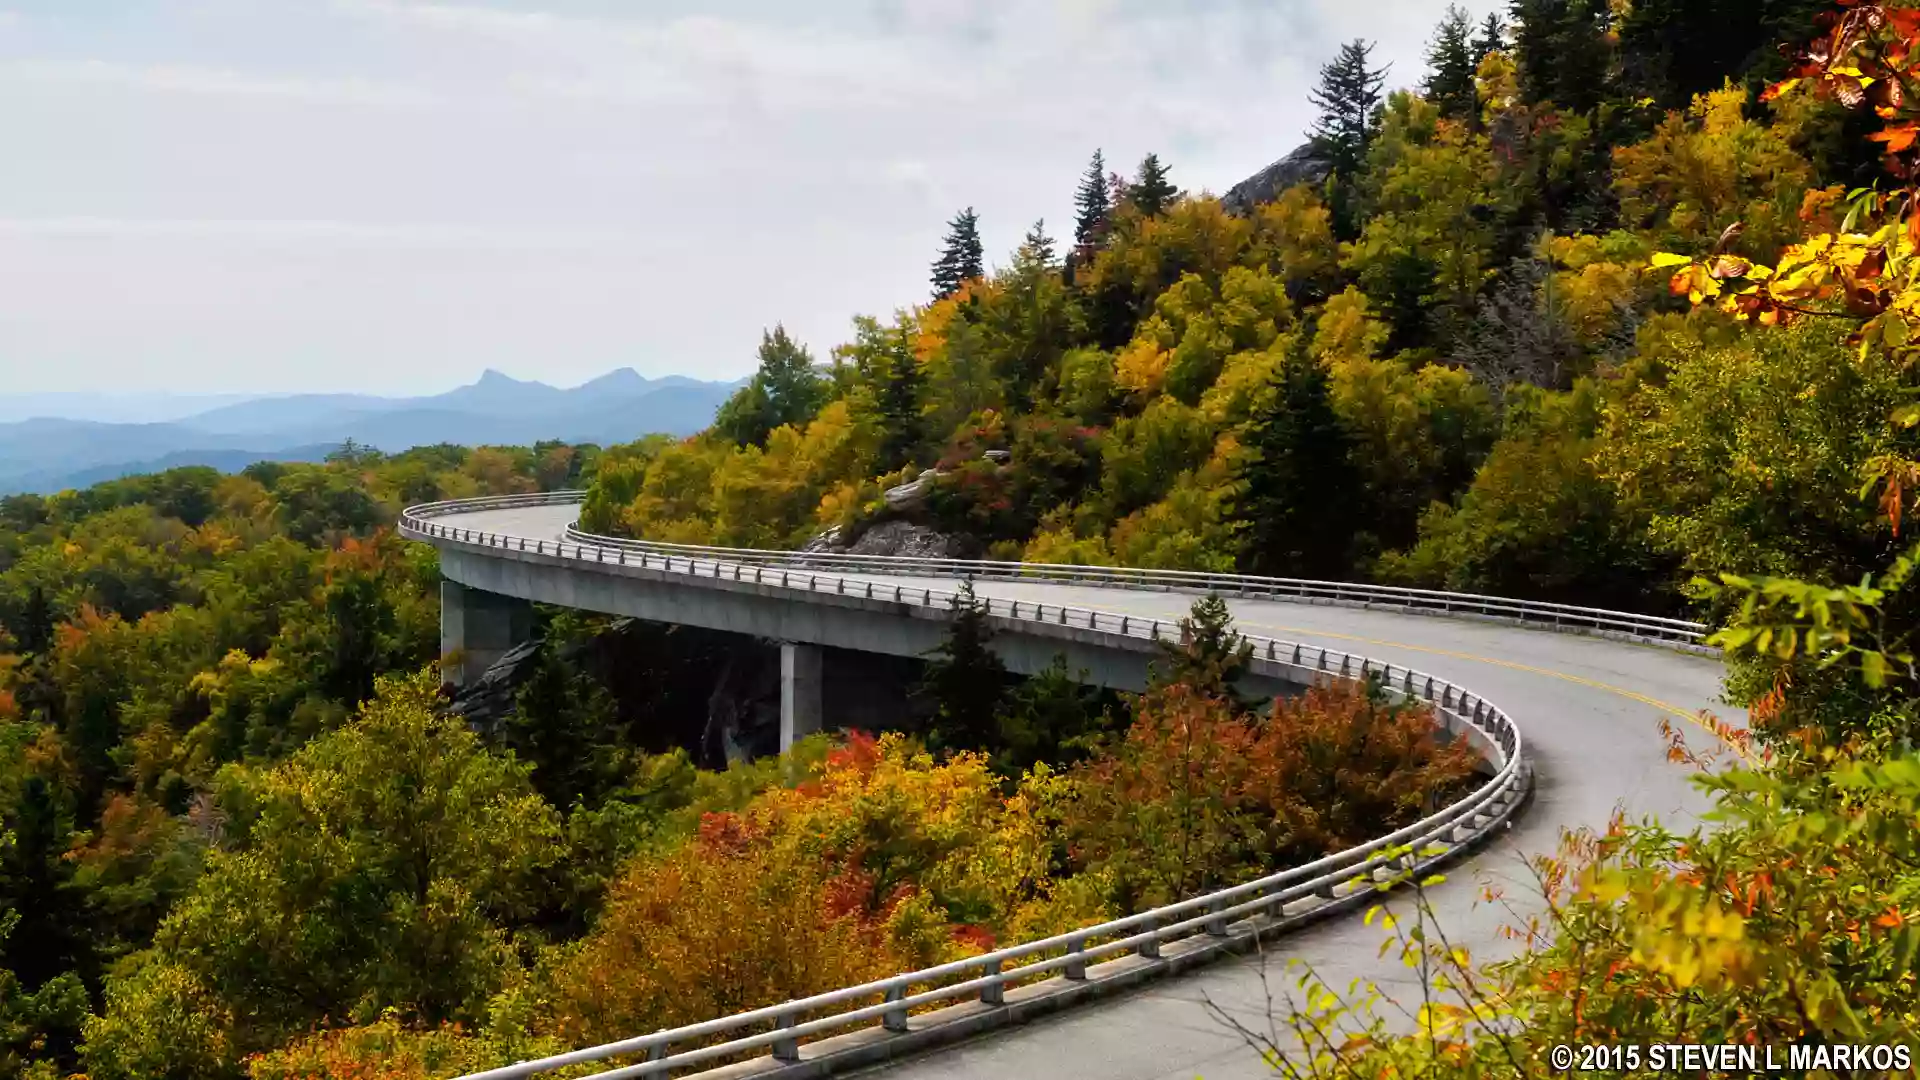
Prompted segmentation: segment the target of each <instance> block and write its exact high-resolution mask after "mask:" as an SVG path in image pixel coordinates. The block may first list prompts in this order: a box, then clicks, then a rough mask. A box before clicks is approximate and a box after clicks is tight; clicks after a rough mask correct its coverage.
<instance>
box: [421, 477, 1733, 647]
mask: <svg viewBox="0 0 1920 1080" xmlns="http://www.w3.org/2000/svg"><path fill="white" fill-rule="evenodd" d="M584 497H585V493H584V492H578V491H557V492H550V493H547V494H541V495H509V496H504V497H501V498H498V499H491V500H460V501H457V502H452V503H428V504H426V505H424V506H418V507H414V508H412V509H411V510H409V511H407V512H408V513H409V514H417V515H418V516H421V517H431V516H438V515H440V514H445V513H459V512H462V511H463V510H472V509H476V508H479V506H480V505H481V504H482V503H484V504H486V506H488V507H492V508H499V509H508V508H512V507H515V506H553V505H564V504H570V503H578V502H580V501H581V500H582V499H583V498H584ZM566 535H567V539H568V540H570V541H572V542H573V543H576V544H580V545H583V546H593V547H614V548H620V549H623V550H626V551H630V552H634V551H637V552H645V553H648V554H657V555H680V556H684V557H687V558H708V559H725V560H727V561H729V562H741V563H747V564H750V565H762V566H787V567H794V568H800V569H808V570H832V571H841V572H854V573H870V574H891V575H907V576H916V575H919V576H937V577H959V578H978V579H984V580H993V579H1020V580H1025V581H1049V582H1063V583H1070V584H1091V585H1100V586H1103V587H1107V588H1130V589H1150V590H1157V591H1182V592H1196V593H1206V592H1217V593H1220V594H1221V595H1223V596H1240V597H1261V598H1271V599H1277V600H1304V601H1307V602H1309V603H1315V602H1319V603H1327V604H1335V605H1350V606H1354V607H1364V608H1379V609H1388V610H1396V611H1407V612H1421V613H1428V614H1435V615H1445V616H1452V617H1455V618H1459V617H1469V618H1472V617H1480V618H1492V619H1501V620H1507V621H1512V622H1518V623H1525V624H1527V625H1531V626H1538V627H1541V628H1544V629H1555V630H1563V631H1575V632H1582V631H1584V632H1589V633H1600V634H1606V635H1610V636H1617V637H1621V638H1626V639H1629V640H1634V641H1641V642H1646V643H1650V644H1660V645H1668V646H1677V647H1680V648H1682V649H1686V650H1688V651H1698V652H1707V653H1713V654H1716V655H1717V654H1718V651H1719V650H1717V649H1709V648H1707V647H1705V646H1702V645H1701V644H1700V641H1701V639H1703V638H1704V637H1705V636H1706V635H1707V634H1708V632H1709V630H1710V628H1709V627H1708V626H1707V625H1706V624H1704V623H1698V622H1691V621H1689V620H1686V619H1668V618H1662V617H1659V616H1653V615H1637V614H1633V613H1630V612H1622V611H1609V610H1606V609H1604V608H1589V607H1578V606H1575V605H1572V604H1552V603H1545V602H1542V601H1535V600H1514V599H1510V598H1506V597H1499V596H1482V595H1478V594H1474V593H1456V592H1444V591H1440V590H1434V589H1409V588H1401V587H1398V586H1392V585H1367V584H1359V583H1351V582H1338V581H1310V580H1305V579H1299V578H1275V577H1257V576H1252V575H1247V574H1211V573H1204V572H1200V571H1189V570H1140V569H1132V568H1128V567H1116V566H1082V565H1071V564H1052V563H1023V562H994V561H989V560H980V559H924V558H912V557H904V556H892V555H843V554H830V553H819V552H799V551H766V550H762V549H756V548H728V547H707V546H698V545H691V544H661V543H654V542H651V541H645V540H625V539H621V538H619V537H612V536H601V535H599V534H596V533H588V532H582V531H581V530H580V529H579V528H578V527H577V526H575V525H569V526H568V527H567V532H566Z"/></svg>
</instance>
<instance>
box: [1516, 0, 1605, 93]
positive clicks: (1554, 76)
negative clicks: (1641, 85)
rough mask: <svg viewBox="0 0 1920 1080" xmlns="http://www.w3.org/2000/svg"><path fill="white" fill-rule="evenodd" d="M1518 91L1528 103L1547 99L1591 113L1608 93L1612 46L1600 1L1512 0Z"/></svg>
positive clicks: (1603, 5) (1602, 4)
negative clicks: (1518, 72)
mask: <svg viewBox="0 0 1920 1080" xmlns="http://www.w3.org/2000/svg"><path fill="white" fill-rule="evenodd" d="M1512 14H1513V21H1514V46H1515V49H1516V51H1517V52H1518V53H1519V56H1518V57H1517V60H1518V61H1519V66H1520V89H1521V92H1522V93H1523V94H1524V95H1525V96H1526V100H1527V102H1528V104H1539V103H1541V102H1543V101H1551V102H1553V104H1554V105H1556V106H1558V107H1559V108H1560V109H1562V110H1564V111H1567V112H1574V113H1589V112H1592V111H1593V110H1595V109H1597V108H1599V107H1600V102H1601V100H1602V99H1603V98H1604V97H1605V96H1606V91H1607V67H1608V64H1609V62H1610V59H1611V56H1612V46H1611V45H1610V44H1609V43H1608V40H1607V23H1608V19H1609V15H1610V12H1609V10H1608V8H1607V6H1606V4H1605V3H1604V2H1602V0H1513V8H1512Z"/></svg>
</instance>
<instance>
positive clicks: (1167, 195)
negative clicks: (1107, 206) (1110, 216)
mask: <svg viewBox="0 0 1920 1080" xmlns="http://www.w3.org/2000/svg"><path fill="white" fill-rule="evenodd" d="M1127 195H1128V198H1129V200H1130V201H1131V202H1132V203H1133V208H1134V209H1136V210H1138V211H1140V213H1141V214H1143V215H1145V216H1147V217H1158V216H1159V215H1161V214H1163V213H1165V212H1166V210H1167V207H1169V206H1172V205H1173V201H1174V200H1175V199H1177V198H1179V197H1180V189H1179V188H1177V187H1174V186H1173V182H1172V181H1170V180H1168V179H1167V167H1166V166H1165V165H1162V164H1161V163H1160V155H1158V154H1148V155H1147V156H1146V157H1145V158H1144V159H1142V160H1141V162H1140V172H1139V175H1137V176H1136V177H1134V180H1133V183H1132V184H1130V185H1128V187H1127Z"/></svg>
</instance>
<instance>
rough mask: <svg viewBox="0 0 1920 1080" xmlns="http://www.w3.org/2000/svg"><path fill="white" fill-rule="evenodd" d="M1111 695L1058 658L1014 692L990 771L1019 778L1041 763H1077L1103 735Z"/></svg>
mask: <svg viewBox="0 0 1920 1080" xmlns="http://www.w3.org/2000/svg"><path fill="white" fill-rule="evenodd" d="M1114 712H1115V709H1114V695H1113V694H1111V693H1109V692H1104V691H1101V690H1100V689H1098V688H1096V687H1093V686H1090V685H1088V683H1087V673H1086V672H1085V671H1079V672H1076V671H1073V670H1072V669H1070V668H1069V667H1068V666H1067V660H1066V657H1064V656H1055V657H1054V658H1053V662H1052V663H1051V664H1048V665H1047V667H1046V668H1045V669H1044V670H1042V671H1041V672H1040V673H1039V674H1036V675H1032V676H1030V677H1028V678H1026V679H1024V680H1022V681H1021V683H1020V685H1019V686H1018V687H1017V688H1015V689H1014V691H1013V693H1012V696H1011V700H1010V701H1009V703H1008V706H1007V716H1006V720H1005V722H1004V723H1003V724H1002V725H1001V730H1000V736H999V745H998V746H997V747H996V748H995V750H994V754H993V762H994V770H995V771H996V772H999V773H1000V774H1001V775H1003V776H1019V775H1020V774H1022V773H1024V772H1026V771H1027V770H1029V769H1032V768H1033V767H1034V766H1035V765H1038V764H1040V763H1042V762H1045V763H1047V764H1050V765H1063V764H1067V763H1069V762H1071V761H1072V760H1074V759H1076V758H1079V757H1083V756H1084V755H1085V754H1087V753H1088V752H1090V751H1091V750H1092V749H1093V746H1094V741H1095V740H1096V739H1097V738H1098V737H1099V736H1100V735H1101V734H1102V733H1103V732H1105V731H1106V730H1107V728H1108V725H1109V723H1110V721H1111V718H1112V716H1113V714H1114Z"/></svg>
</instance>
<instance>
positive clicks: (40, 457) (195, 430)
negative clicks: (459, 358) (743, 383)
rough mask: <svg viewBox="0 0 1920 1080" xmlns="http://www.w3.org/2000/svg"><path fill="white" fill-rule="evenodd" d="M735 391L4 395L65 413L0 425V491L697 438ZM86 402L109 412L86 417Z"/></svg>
mask: <svg viewBox="0 0 1920 1080" xmlns="http://www.w3.org/2000/svg"><path fill="white" fill-rule="evenodd" d="M739 385H740V383H739V382H732V383H719V382H702V381H700V380H698V379H689V378H685V377H682V376H678V375H671V376H667V377H666V378H661V379H649V378H646V377H645V376H642V375H641V374H639V373H638V372H636V371H634V370H633V369H632V368H622V369H620V370H619V371H615V372H612V373H610V374H607V375H603V376H601V377H600V378H598V379H595V380H593V381H592V382H589V383H586V384H584V385H581V386H576V387H573V388H572V389H566V390H563V389H560V388H557V387H553V386H548V385H547V384H546V383H541V382H523V381H521V380H519V379H514V378H510V377H508V376H506V375H502V374H501V373H500V372H497V371H492V370H489V371H487V372H486V373H485V374H483V375H481V376H480V379H479V381H478V382H475V383H473V384H471V385H469V386H462V387H460V388H458V389H456V390H451V391H448V392H447V393H444V394H435V395H432V396H430V397H411V398H387V397H374V396H371V395H365V394H296V395H290V396H286V397H258V398H251V399H236V398H234V397H231V396H208V397H203V398H199V399H195V398H191V397H174V398H167V399H163V401H162V403H160V404H155V403H154V402H151V401H149V402H147V403H145V404H144V405H143V404H142V403H141V402H140V401H138V400H136V399H126V398H120V399H115V398H108V397H106V396H104V395H85V394H74V395H45V394H43V395H31V396H27V395H22V396H20V397H8V396H6V395H0V417H3V416H12V417H19V416H21V415H22V412H23V411H24V410H25V409H27V408H31V407H33V406H34V405H36V404H37V405H40V406H43V407H44V406H49V405H51V406H53V407H54V408H57V409H58V411H59V412H61V413H63V414H65V415H63V416H61V417H59V418H49V417H46V416H40V417H35V418H30V419H14V420H12V421H11V422H0V494H12V493H16V492H28V491H30V492H41V493H46V492H53V491H61V490H65V489H67V488H75V487H85V486H87V485H90V484H95V483H99V482H100V481H103V480H112V479H115V478H117V477H121V476H132V475H136V474H139V473H147V472H155V471H159V470H163V469H170V468H177V467H180V466H184V465H211V466H213V467H215V468H218V469H222V470H226V471H233V470H235V469H240V468H244V467H246V466H247V465H250V464H252V463H253V462H255V461H263V460H274V461H317V460H320V459H321V458H323V457H325V456H326V455H327V454H328V453H329V452H331V451H332V450H334V449H337V448H338V447H339V446H340V444H341V443H343V442H345V441H346V440H348V439H352V440H353V441H354V442H356V443H359V444H362V445H364V446H370V447H374V448H376V449H379V450H383V451H386V452H388V453H399V452H401V451H404V450H408V449H411V448H412V447H416V446H431V445H434V444H436V443H458V444H461V445H464V446H481V445H515V446H522V445H527V444H531V443H535V442H539V441H541V440H543V439H560V440H564V441H567V442H592V443H600V444H602V445H605V444H609V443H617V442H631V441H633V440H634V439H637V438H640V437H641V436H643V435H650V434H654V433H662V434H667V435H691V434H693V433H694V432H696V431H699V430H701V429H702V428H705V427H706V426H707V425H708V424H709V423H711V422H712V420H713V415H714V413H715V411H716V410H718V409H719V407H720V404H721V403H722V402H724V401H725V400H726V399H727V396H728V395H729V394H731V393H733V391H734V390H735V389H736V388H737V387H738V386H739ZM103 403H104V404H103ZM186 403H197V404H199V405H200V406H201V407H200V409H199V410H198V411H194V412H190V413H188V414H186V415H182V416H179V417H178V418H175V419H170V420H164V421H151V422H124V421H119V420H118V417H120V416H125V415H148V416H164V415H167V414H168V413H169V412H170V411H172V410H175V409H178V408H179V407H180V406H181V405H183V404H186ZM89 404H92V405H96V406H100V408H99V412H100V413H104V414H106V415H105V416H104V417H95V416H94V415H93V414H91V413H89V412H86V411H84V410H85V409H86V408H87V406H88V405H89ZM116 410H117V411H116ZM49 411H52V409H50V410H49ZM76 414H77V415H76ZM109 418H111V419H109Z"/></svg>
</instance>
